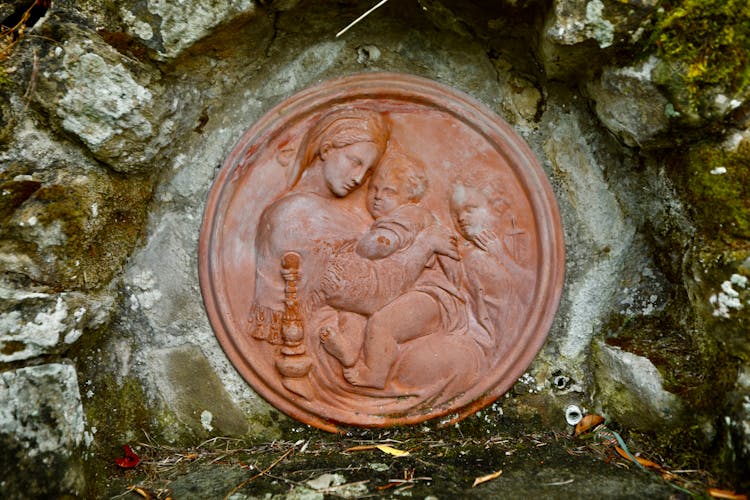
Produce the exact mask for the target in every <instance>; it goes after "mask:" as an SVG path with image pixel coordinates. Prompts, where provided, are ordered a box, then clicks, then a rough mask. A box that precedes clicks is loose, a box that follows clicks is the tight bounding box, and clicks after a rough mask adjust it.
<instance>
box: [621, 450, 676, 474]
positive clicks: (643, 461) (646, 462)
mask: <svg viewBox="0 0 750 500" xmlns="http://www.w3.org/2000/svg"><path fill="white" fill-rule="evenodd" d="M615 451H617V453H618V454H619V455H620V456H621V457H623V458H627V459H628V460H630V461H631V462H632V461H633V460H632V459H631V458H630V455H628V454H627V452H626V451H625V450H623V449H622V448H620V447H619V446H615ZM633 458H635V459H636V460H637V461H638V463H639V464H641V465H642V466H644V467H647V468H649V469H654V470H658V471H663V470H664V468H663V467H662V466H661V465H659V464H657V463H656V462H652V461H651V460H647V459H645V458H641V457H636V456H635V455H633Z"/></svg>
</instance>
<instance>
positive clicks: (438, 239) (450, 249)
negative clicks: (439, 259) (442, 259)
mask: <svg viewBox="0 0 750 500" xmlns="http://www.w3.org/2000/svg"><path fill="white" fill-rule="evenodd" d="M418 238H421V239H423V240H424V241H425V242H426V243H427V245H428V246H429V247H430V248H432V251H433V252H435V253H438V254H442V255H445V256H448V257H450V258H451V259H454V260H459V259H460V256H459V254H458V239H457V237H456V235H455V234H454V233H453V232H452V231H451V230H450V229H448V228H447V227H445V226H442V225H440V224H433V225H432V226H429V227H428V228H426V229H425V230H423V231H422V232H421V233H419V236H418Z"/></svg>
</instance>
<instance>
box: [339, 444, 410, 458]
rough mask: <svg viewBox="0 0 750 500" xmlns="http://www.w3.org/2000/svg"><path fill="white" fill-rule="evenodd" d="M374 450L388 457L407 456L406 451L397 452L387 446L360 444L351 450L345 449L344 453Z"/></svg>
mask: <svg viewBox="0 0 750 500" xmlns="http://www.w3.org/2000/svg"><path fill="white" fill-rule="evenodd" d="M374 449H378V450H380V451H382V452H383V453H388V454H389V455H393V456H394V457H407V456H409V452H408V451H404V450H398V449H396V448H393V447H391V446H388V445H387V444H361V445H359V446H352V447H351V448H347V449H345V450H344V453H348V452H350V451H364V450H374Z"/></svg>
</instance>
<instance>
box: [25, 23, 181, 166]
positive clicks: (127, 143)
mask: <svg viewBox="0 0 750 500" xmlns="http://www.w3.org/2000/svg"><path fill="white" fill-rule="evenodd" d="M58 29H60V30H61V31H62V32H63V33H64V39H63V40H62V41H61V42H60V43H58V44H49V46H48V49H47V50H48V51H47V52H45V53H42V54H41V58H40V61H39V63H38V64H39V65H41V66H42V67H44V71H43V72H41V74H40V76H39V83H38V85H37V90H36V92H35V94H34V97H35V101H36V103H37V104H38V105H39V106H40V107H42V108H43V109H45V110H46V111H47V112H48V113H49V115H50V116H51V117H52V118H53V119H54V120H55V121H56V123H57V124H58V126H59V127H60V128H61V129H62V130H64V131H66V132H68V133H70V134H72V135H73V136H75V137H76V138H78V139H79V140H80V141H81V142H82V143H83V144H85V145H86V147H87V148H88V149H89V150H90V151H91V153H92V154H93V155H94V156H95V157H96V158H97V159H99V160H101V161H102V162H104V163H106V164H107V165H108V166H109V167H111V168H112V169H113V170H115V171H117V172H123V173H134V172H143V171H148V170H152V169H153V168H154V166H153V164H152V163H151V162H152V160H153V159H154V157H155V155H156V154H157V153H158V152H159V151H160V150H161V149H162V148H163V147H164V146H166V145H167V144H168V143H169V142H170V141H171V140H172V139H173V137H174V136H173V135H172V134H173V133H175V132H176V131H175V130H174V123H173V122H172V121H170V119H169V118H168V114H169V113H170V110H169V108H168V105H167V103H166V102H164V101H163V99H162V94H163V89H162V88H161V86H160V85H159V84H158V83H157V80H158V77H159V76H158V74H157V73H156V72H154V71H153V70H152V69H151V68H148V67H147V66H145V65H144V64H142V63H140V62H138V61H136V60H134V59H132V58H127V57H124V56H122V55H121V54H119V53H118V52H117V51H116V50H115V49H114V48H113V47H112V46H110V45H108V44H106V43H105V42H104V41H103V40H102V39H101V38H100V37H99V36H98V35H96V34H95V33H93V32H90V31H87V30H85V29H82V28H80V27H77V26H75V25H73V24H63V25H61V26H60V27H59V28H58Z"/></svg>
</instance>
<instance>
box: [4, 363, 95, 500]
mask: <svg viewBox="0 0 750 500" xmlns="http://www.w3.org/2000/svg"><path fill="white" fill-rule="evenodd" d="M85 426H86V420H85V417H84V414H83V408H82V407H81V397H80V394H79V392H78V378H77V376H76V371H75V369H74V368H73V367H72V366H69V365H65V364H59V363H54V364H47V365H39V366H34V367H28V368H20V369H18V370H13V371H9V372H3V373H0V443H2V444H3V453H2V455H1V456H0V469H2V471H3V474H2V479H0V484H1V485H2V489H3V496H5V497H6V498H43V497H46V498H52V497H55V498H56V497H60V496H63V495H65V494H72V495H80V494H81V493H82V492H83V487H84V478H83V474H82V470H81V467H80V461H79V457H78V453H79V451H80V447H81V446H82V445H83V444H84V441H85V437H86V430H85Z"/></svg>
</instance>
